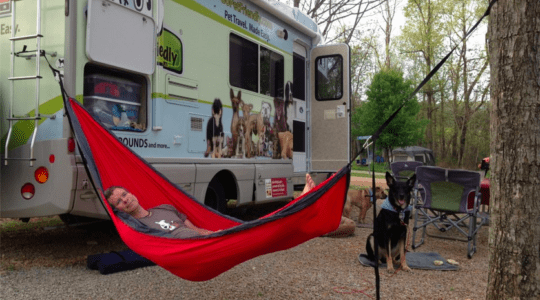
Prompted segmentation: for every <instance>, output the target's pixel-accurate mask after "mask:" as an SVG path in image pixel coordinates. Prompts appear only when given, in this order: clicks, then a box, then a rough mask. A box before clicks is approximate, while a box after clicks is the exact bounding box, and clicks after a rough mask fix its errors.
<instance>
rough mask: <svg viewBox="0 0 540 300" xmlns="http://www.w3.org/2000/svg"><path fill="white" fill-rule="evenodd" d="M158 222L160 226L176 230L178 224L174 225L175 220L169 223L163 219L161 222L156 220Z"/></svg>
mask: <svg viewBox="0 0 540 300" xmlns="http://www.w3.org/2000/svg"><path fill="white" fill-rule="evenodd" d="M155 223H156V224H158V225H159V226H161V228H163V229H165V230H171V231H172V230H175V229H176V226H174V225H173V221H171V222H170V223H167V221H165V220H161V221H159V222H155Z"/></svg>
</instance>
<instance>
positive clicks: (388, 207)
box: [381, 197, 411, 213]
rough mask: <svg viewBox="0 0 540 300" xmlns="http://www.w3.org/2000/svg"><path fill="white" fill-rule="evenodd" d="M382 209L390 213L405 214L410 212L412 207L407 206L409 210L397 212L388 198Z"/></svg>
mask: <svg viewBox="0 0 540 300" xmlns="http://www.w3.org/2000/svg"><path fill="white" fill-rule="evenodd" d="M381 208H382V209H386V210H389V211H393V212H395V213H400V212H403V213H405V212H406V211H410V210H411V206H407V208H405V209H402V210H400V211H397V210H396V209H395V208H394V207H393V206H392V204H390V200H388V197H386V199H385V200H384V202H383V204H382V205H381Z"/></svg>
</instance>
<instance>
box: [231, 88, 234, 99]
mask: <svg viewBox="0 0 540 300" xmlns="http://www.w3.org/2000/svg"><path fill="white" fill-rule="evenodd" d="M232 98H234V91H233V90H232V89H231V99H232Z"/></svg>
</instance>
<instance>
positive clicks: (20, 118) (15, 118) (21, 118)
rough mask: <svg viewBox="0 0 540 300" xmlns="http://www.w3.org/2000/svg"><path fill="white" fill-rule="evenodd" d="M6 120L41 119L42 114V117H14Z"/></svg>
mask: <svg viewBox="0 0 540 300" xmlns="http://www.w3.org/2000/svg"><path fill="white" fill-rule="evenodd" d="M6 120H13V121H17V120H41V116H40V117H16V116H15V117H13V118H6Z"/></svg>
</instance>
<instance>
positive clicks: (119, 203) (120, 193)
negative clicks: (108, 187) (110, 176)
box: [109, 188, 139, 214]
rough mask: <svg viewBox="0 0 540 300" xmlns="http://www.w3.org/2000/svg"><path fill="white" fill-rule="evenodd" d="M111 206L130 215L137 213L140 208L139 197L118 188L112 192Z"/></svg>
mask: <svg viewBox="0 0 540 300" xmlns="http://www.w3.org/2000/svg"><path fill="white" fill-rule="evenodd" d="M109 204H110V205H112V206H113V207H115V208H116V209H118V210H120V211H123V212H125V213H128V214H129V213H132V212H135V211H136V210H137V209H138V208H139V200H137V197H135V195H133V194H132V193H130V192H128V191H126V190H124V189H122V188H117V189H115V190H114V191H113V192H112V194H111V197H109Z"/></svg>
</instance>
